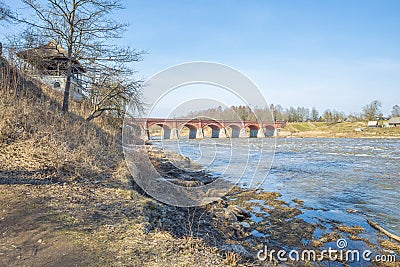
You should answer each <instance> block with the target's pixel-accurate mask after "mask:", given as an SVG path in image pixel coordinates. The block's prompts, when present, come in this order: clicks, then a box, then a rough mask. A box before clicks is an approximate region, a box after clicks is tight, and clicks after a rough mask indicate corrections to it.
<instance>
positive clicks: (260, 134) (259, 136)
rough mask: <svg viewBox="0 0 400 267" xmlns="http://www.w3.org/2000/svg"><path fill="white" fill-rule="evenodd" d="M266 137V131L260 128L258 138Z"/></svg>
mask: <svg viewBox="0 0 400 267" xmlns="http://www.w3.org/2000/svg"><path fill="white" fill-rule="evenodd" d="M262 137H265V134H264V131H263V130H262V129H261V128H260V129H258V132H257V138H262Z"/></svg>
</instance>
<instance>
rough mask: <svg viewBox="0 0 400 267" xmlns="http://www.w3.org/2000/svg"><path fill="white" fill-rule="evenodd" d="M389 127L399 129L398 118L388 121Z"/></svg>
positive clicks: (399, 119)
mask: <svg viewBox="0 0 400 267" xmlns="http://www.w3.org/2000/svg"><path fill="white" fill-rule="evenodd" d="M389 126H392V127H400V117H393V118H391V119H390V120H389Z"/></svg>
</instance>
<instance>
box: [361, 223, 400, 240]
mask: <svg viewBox="0 0 400 267" xmlns="http://www.w3.org/2000/svg"><path fill="white" fill-rule="evenodd" d="M367 222H368V224H369V225H371V227H372V228H375V229H376V230H378V231H380V232H382V233H383V234H385V235H387V236H388V237H390V238H391V239H393V240H396V241H397V242H400V236H398V235H395V234H392V233H391V232H389V231H387V230H385V229H383V228H382V227H381V226H379V225H378V224H377V223H375V222H371V221H370V220H367Z"/></svg>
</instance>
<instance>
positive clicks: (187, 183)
mask: <svg viewBox="0 0 400 267" xmlns="http://www.w3.org/2000/svg"><path fill="white" fill-rule="evenodd" d="M166 180H167V181H169V182H171V183H173V184H176V185H180V186H185V187H197V186H202V185H204V184H203V183H202V182H200V181H187V180H180V179H166Z"/></svg>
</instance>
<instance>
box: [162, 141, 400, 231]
mask: <svg viewBox="0 0 400 267" xmlns="http://www.w3.org/2000/svg"><path fill="white" fill-rule="evenodd" d="M231 141H232V142H231ZM275 142H276V151H275V153H273V152H274V147H275ZM158 145H159V146H161V145H162V146H164V149H167V150H172V151H175V152H179V153H181V154H183V155H185V156H188V157H190V158H191V159H192V160H193V161H195V162H197V163H199V164H201V165H202V166H203V168H204V169H206V170H207V171H210V172H212V173H214V174H215V175H222V176H223V177H225V178H226V179H236V178H237V177H238V176H240V177H241V180H240V181H239V184H241V185H242V186H244V187H246V186H256V185H259V186H261V187H262V188H264V189H266V190H268V191H277V192H280V193H281V194H282V195H283V196H282V198H283V199H284V200H286V201H290V200H293V199H295V198H298V199H301V200H304V204H305V206H307V207H311V208H314V209H312V210H311V209H309V210H304V214H303V215H301V216H302V217H303V218H304V219H305V220H308V221H313V220H314V219H317V218H318V219H334V220H337V221H340V222H343V223H345V224H348V225H361V226H363V227H365V228H366V229H367V233H366V235H367V236H372V233H373V232H374V231H373V230H372V229H371V228H370V227H369V226H368V225H367V223H366V219H371V220H373V221H376V222H378V223H379V224H380V225H381V226H383V227H384V228H386V229H388V230H389V231H391V232H393V233H395V234H397V235H400V197H399V196H400V178H399V177H400V162H399V160H400V140H395V139H344V138H343V139H322V138H318V139H308V138H304V139H300V138H299V139H297V138H290V139H264V138H263V139H232V140H229V139H224V140H222V139H212V140H211V139H208V140H200V141H199V140H184V139H181V140H179V141H167V142H165V141H164V142H163V143H159V144H158ZM271 163H272V165H271ZM228 165H229V167H228V168H227V166H228ZM347 209H351V210H357V211H358V212H355V213H348V212H347V211H346V210H347Z"/></svg>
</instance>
